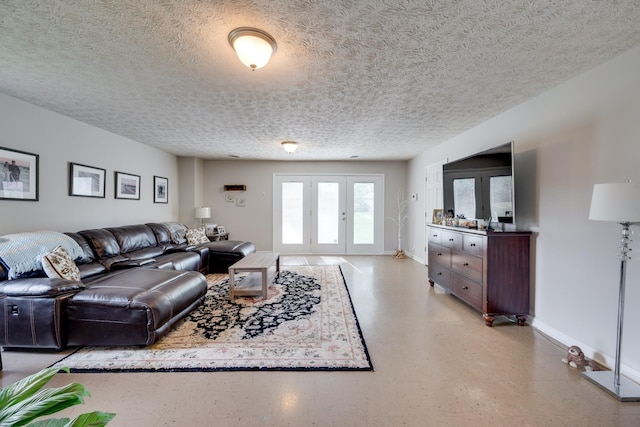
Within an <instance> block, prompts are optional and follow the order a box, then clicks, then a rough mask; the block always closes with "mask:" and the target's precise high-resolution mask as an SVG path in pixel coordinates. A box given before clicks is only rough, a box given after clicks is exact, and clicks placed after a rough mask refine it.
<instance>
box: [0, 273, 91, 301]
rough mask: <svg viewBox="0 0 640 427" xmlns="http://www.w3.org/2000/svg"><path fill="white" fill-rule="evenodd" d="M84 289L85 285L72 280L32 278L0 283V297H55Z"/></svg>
mask: <svg viewBox="0 0 640 427" xmlns="http://www.w3.org/2000/svg"><path fill="white" fill-rule="evenodd" d="M85 288H86V285H85V284H84V283H82V282H76V281H73V280H67V279H58V278H53V279H52V278H48V277H33V278H27V279H15V280H6V281H3V282H0V295H6V296H12V297H16V296H21V297H54V296H56V295H61V294H66V293H70V292H77V291H81V290H82V289H85Z"/></svg>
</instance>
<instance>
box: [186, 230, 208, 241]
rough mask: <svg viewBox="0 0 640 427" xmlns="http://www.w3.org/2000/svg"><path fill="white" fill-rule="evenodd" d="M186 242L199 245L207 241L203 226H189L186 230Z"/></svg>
mask: <svg viewBox="0 0 640 427" xmlns="http://www.w3.org/2000/svg"><path fill="white" fill-rule="evenodd" d="M186 236H187V243H189V244H190V245H200V244H202V243H209V238H208V237H207V234H206V233H205V231H204V228H190V229H188V230H187V233H186Z"/></svg>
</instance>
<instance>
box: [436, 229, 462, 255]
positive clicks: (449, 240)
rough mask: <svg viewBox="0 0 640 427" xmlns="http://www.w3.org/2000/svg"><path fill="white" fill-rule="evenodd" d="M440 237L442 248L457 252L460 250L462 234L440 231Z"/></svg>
mask: <svg viewBox="0 0 640 427" xmlns="http://www.w3.org/2000/svg"><path fill="white" fill-rule="evenodd" d="M440 235H441V238H442V246H446V247H448V248H451V249H455V250H457V251H461V250H462V234H460V233H456V232H455V231H447V230H442V231H440Z"/></svg>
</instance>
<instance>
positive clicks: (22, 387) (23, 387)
mask: <svg viewBox="0 0 640 427" xmlns="http://www.w3.org/2000/svg"><path fill="white" fill-rule="evenodd" d="M59 371H64V372H67V373H69V368H66V367H65V368H48V369H43V370H42V371H40V372H36V373H35V374H33V375H29V376H28V377H26V378H23V379H21V380H20V381H18V382H16V383H14V384H11V385H9V386H7V387H5V388H3V389H2V390H0V408H2V410H0V421H2V419H3V418H2V413H3V412H4V408H6V407H7V406H10V405H12V404H13V403H14V402H15V401H16V400H24V399H26V398H28V397H29V396H31V395H33V394H34V393H35V392H37V391H38V390H40V389H41V388H42V386H44V385H45V384H46V383H47V382H49V380H50V379H51V378H52V377H53V376H54V375H55V374H57V373H58V372H59Z"/></svg>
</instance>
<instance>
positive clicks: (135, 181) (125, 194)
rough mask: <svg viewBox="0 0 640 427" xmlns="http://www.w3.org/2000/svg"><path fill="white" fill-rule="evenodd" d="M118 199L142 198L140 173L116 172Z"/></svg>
mask: <svg viewBox="0 0 640 427" xmlns="http://www.w3.org/2000/svg"><path fill="white" fill-rule="evenodd" d="M115 181H116V195H115V197H116V199H130V200H140V175H133V174H130V173H124V172H117V171H116V172H115Z"/></svg>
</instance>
